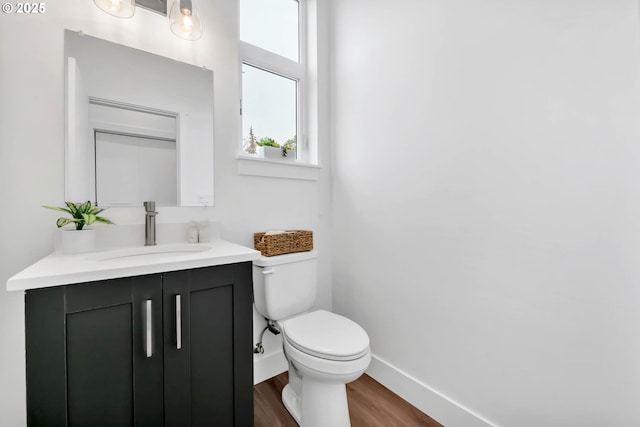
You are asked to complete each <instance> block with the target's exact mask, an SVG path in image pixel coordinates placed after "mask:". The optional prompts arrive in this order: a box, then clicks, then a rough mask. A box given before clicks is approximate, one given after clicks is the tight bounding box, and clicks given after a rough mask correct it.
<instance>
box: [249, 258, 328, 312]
mask: <svg viewBox="0 0 640 427" xmlns="http://www.w3.org/2000/svg"><path fill="white" fill-rule="evenodd" d="M317 285H318V253H317V252H316V251H309V252H297V253H293V254H286V255H278V256H272V257H260V258H259V259H257V260H255V261H254V262H253V299H254V302H255V304H256V310H257V311H258V313H260V314H261V315H263V316H264V317H266V318H267V319H271V320H282V319H287V318H289V317H292V316H295V315H297V314H301V313H304V312H305V311H307V310H309V309H311V307H313V303H314V302H315V300H316V288H317Z"/></svg>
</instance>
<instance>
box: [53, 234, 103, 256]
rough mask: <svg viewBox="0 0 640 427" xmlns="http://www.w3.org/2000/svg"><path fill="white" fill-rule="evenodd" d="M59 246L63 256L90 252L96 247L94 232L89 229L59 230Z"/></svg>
mask: <svg viewBox="0 0 640 427" xmlns="http://www.w3.org/2000/svg"><path fill="white" fill-rule="evenodd" d="M60 246H61V249H62V252H64V253H65V254H80V253H84V252H91V251H92V250H94V249H95V246H96V234H95V230H92V229H90V228H85V229H83V230H76V229H64V230H60Z"/></svg>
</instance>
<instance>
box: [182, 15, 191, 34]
mask: <svg viewBox="0 0 640 427" xmlns="http://www.w3.org/2000/svg"><path fill="white" fill-rule="evenodd" d="M182 31H184V32H185V33H188V34H191V32H192V31H193V20H192V19H191V16H187V15H185V16H184V17H183V18H182Z"/></svg>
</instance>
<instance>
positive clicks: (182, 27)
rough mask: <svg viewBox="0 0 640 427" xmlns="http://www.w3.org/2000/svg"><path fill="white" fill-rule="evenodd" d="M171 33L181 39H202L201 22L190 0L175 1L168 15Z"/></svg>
mask: <svg viewBox="0 0 640 427" xmlns="http://www.w3.org/2000/svg"><path fill="white" fill-rule="evenodd" d="M169 22H170V24H169V25H170V28H171V31H172V32H173V33H174V34H175V35H176V36H178V37H180V38H181V39H185V40H198V39H199V38H200V37H202V21H201V20H200V15H199V14H198V12H197V11H196V10H195V9H193V7H192V5H191V1H190V0H175V1H174V2H173V6H172V7H171V12H170V13H169Z"/></svg>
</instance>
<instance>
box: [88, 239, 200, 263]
mask: <svg viewBox="0 0 640 427" xmlns="http://www.w3.org/2000/svg"><path fill="white" fill-rule="evenodd" d="M210 249H211V246H207V245H201V244H188V243H185V244H175V245H158V246H140V247H135V248H124V249H114V250H111V251H105V252H100V253H95V254H92V255H90V256H89V257H87V259H88V260H90V261H110V260H114V259H126V258H135V259H145V258H152V259H159V258H168V257H175V256H180V255H189V254H194V253H199V252H204V251H208V250H210Z"/></svg>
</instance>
